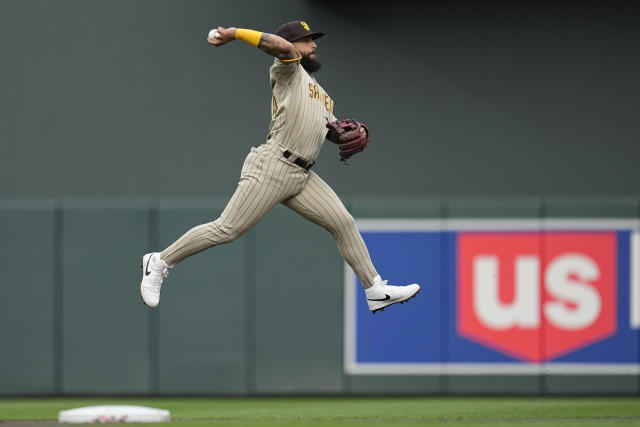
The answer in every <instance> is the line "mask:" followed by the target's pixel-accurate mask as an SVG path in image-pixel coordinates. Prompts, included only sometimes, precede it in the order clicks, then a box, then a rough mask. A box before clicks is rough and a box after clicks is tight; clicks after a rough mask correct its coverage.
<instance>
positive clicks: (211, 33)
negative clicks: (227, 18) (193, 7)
mask: <svg viewBox="0 0 640 427" xmlns="http://www.w3.org/2000/svg"><path fill="white" fill-rule="evenodd" d="M219 38H220V34H219V33H218V30H216V29H215V28H214V29H213V30H211V31H209V39H219Z"/></svg>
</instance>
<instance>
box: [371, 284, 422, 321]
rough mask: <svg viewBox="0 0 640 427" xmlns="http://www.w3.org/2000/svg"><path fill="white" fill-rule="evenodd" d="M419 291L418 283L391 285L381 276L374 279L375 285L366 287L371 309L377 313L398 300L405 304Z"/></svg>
mask: <svg viewBox="0 0 640 427" xmlns="http://www.w3.org/2000/svg"><path fill="white" fill-rule="evenodd" d="M419 291H420V285H418V284H416V283H414V284H412V285H407V286H391V285H387V281H386V280H385V281H383V280H382V278H381V277H380V276H376V277H374V279H373V286H371V287H370V288H368V289H365V290H364V293H365V294H366V296H367V304H369V310H371V312H373V313H375V312H376V311H378V310H384V308H385V307H388V306H390V305H391V304H395V303H397V302H399V303H400V304H404V302H405V301H407V300H410V299H411V298H413V297H415V296H416V295H417V294H418V292H419Z"/></svg>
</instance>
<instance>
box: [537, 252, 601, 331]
mask: <svg viewBox="0 0 640 427" xmlns="http://www.w3.org/2000/svg"><path fill="white" fill-rule="evenodd" d="M570 274H573V275H574V276H577V277H578V279H577V280H576V279H572V278H570V277H569V275H570ZM599 277H600V269H599V268H598V265H597V264H596V263H595V262H594V261H593V260H592V259H591V258H589V257H588V256H585V255H583V254H577V253H566V254H563V255H560V256H558V257H556V258H555V259H553V260H552V261H551V262H550V263H549V266H548V267H547V270H546V272H545V277H544V281H545V288H546V290H547V292H549V294H550V295H551V296H553V297H555V298H556V299H557V301H551V302H547V303H546V304H545V306H544V313H545V315H546V317H547V319H548V320H549V321H550V322H551V323H552V324H553V325H554V326H556V327H558V328H560V329H566V330H579V329H585V328H587V327H589V326H591V324H593V322H595V321H596V319H597V318H598V315H599V314H600V308H601V305H602V302H601V299H600V294H599V293H598V290H597V289H595V288H594V287H593V286H592V285H591V284H589V281H595V280H598V278H599ZM566 302H568V303H571V304H575V306H576V308H569V307H567V305H566V304H565V303H566Z"/></svg>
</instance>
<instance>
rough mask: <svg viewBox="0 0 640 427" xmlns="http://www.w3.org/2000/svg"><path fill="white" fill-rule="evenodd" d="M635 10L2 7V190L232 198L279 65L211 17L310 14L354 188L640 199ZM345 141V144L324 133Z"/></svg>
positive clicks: (116, 2) (334, 166)
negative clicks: (216, 40) (345, 130)
mask: <svg viewBox="0 0 640 427" xmlns="http://www.w3.org/2000/svg"><path fill="white" fill-rule="evenodd" d="M639 17H640V7H639V6H638V5H637V4H636V3H635V2H625V1H609V2H599V3H595V2H578V3H577V2H570V1H555V2H540V1H518V2H507V3H505V2H503V1H459V0H456V1H419V2H418V1H394V2H392V3H389V2H376V1H370V2H367V3H366V5H363V4H362V3H361V2H349V1H335V0H329V1H326V0H278V1H269V2H265V1H259V0H247V1H243V2H232V1H226V2H223V1H215V0H188V1H170V0H111V1H103V0H56V1H50V0H2V1H0V52H1V55H0V62H1V64H2V66H0V85H1V87H2V92H1V95H0V117H1V119H0V197H36V198H40V197H54V198H66V197H85V198H86V197H89V198H91V197H159V198H166V197H179V198H182V197H198V198H209V197H212V196H230V195H231V193H232V192H233V189H234V188H235V184H236V182H237V179H238V174H239V171H240V167H241V165H242V161H243V159H244V157H245V156H246V154H247V153H248V152H249V148H250V147H251V146H257V145H259V144H261V143H263V142H264V141H265V139H266V135H267V129H268V124H269V119H270V112H271V110H270V102H271V89H270V86H269V76H268V67H269V66H270V64H271V63H272V59H271V58H270V57H269V56H268V55H266V54H264V53H263V52H260V51H258V50H257V49H255V48H253V47H251V46H248V45H246V44H243V43H233V44H230V45H228V46H224V47H222V48H220V49H215V48H213V47H211V46H209V45H207V43H205V41H204V38H205V36H206V34H207V33H208V31H209V29H210V28H211V27H212V26H215V25H223V26H231V25H235V26H240V27H247V28H256V29H259V30H262V31H275V29H276V28H277V27H278V26H279V25H280V24H281V23H283V22H285V21H289V20H292V19H300V18H302V19H305V20H306V21H307V22H308V23H309V24H310V25H311V28H312V29H313V30H314V31H324V32H326V33H327V34H326V36H325V37H323V38H322V39H319V40H318V45H319V48H318V56H319V57H320V58H321V59H322V61H323V69H322V70H321V71H320V72H319V73H318V74H317V78H318V81H319V82H320V83H321V85H322V87H323V88H324V89H325V91H326V92H327V93H328V94H329V95H330V96H331V97H332V99H333V101H334V103H335V114H336V116H338V117H342V116H348V117H354V118H356V119H358V120H360V121H362V122H364V123H366V124H367V125H368V126H369V128H370V130H371V134H372V140H371V146H370V147H369V148H368V149H367V150H365V151H364V152H363V153H362V154H361V155H359V156H358V159H357V160H354V161H353V162H351V165H350V166H349V167H344V166H343V165H342V164H341V163H340V162H339V161H338V153H337V152H336V149H335V147H333V146H327V147H325V148H324V149H323V150H322V152H321V155H320V158H319V161H318V164H317V165H316V166H315V169H316V170H317V171H318V172H319V173H320V175H321V176H322V177H323V178H324V179H325V180H327V181H328V182H329V184H330V185H331V186H332V187H333V188H334V189H335V190H336V191H337V192H338V194H341V195H351V196H357V195H363V194H365V195H372V196H376V195H387V196H388V195H398V194H401V195H421V196H423V195H470V194H477V195H487V196H488V195H494V196H511V195H528V196H536V195H539V194H546V195H559V196H563V195H599V194H618V195H625V194H637V192H638V182H640V168H638V167H637V162H638V159H640V144H638V140H639V136H640V128H639V126H640V125H639V122H638V120H637V117H638V116H639V115H640V111H639V107H638V102H637V100H638V99H640V86H639V85H638V78H637V76H638V75H640V56H639V55H637V52H638V51H640V26H638V25H637V23H638V19H639ZM328 145H332V144H328Z"/></svg>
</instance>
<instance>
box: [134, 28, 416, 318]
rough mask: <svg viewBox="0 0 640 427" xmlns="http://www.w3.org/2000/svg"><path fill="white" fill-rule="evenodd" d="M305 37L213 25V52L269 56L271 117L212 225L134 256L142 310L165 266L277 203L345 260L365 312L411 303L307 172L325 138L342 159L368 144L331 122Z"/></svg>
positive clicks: (408, 292)
mask: <svg viewBox="0 0 640 427" xmlns="http://www.w3.org/2000/svg"><path fill="white" fill-rule="evenodd" d="M323 35H324V33H319V32H313V31H311V29H310V28H309V25H308V24H307V23H306V22H304V21H291V22H287V23H286V24H284V25H282V26H281V27H280V28H278V29H277V30H276V32H275V34H269V33H262V32H259V31H254V30H248V29H243V28H234V27H231V28H223V27H218V28H217V30H212V32H211V33H210V35H209V38H208V39H207V42H208V43H209V44H211V45H213V46H216V47H220V46H222V45H225V44H227V43H230V42H232V41H234V40H241V41H243V42H246V43H248V44H250V45H253V46H255V47H257V48H258V49H260V50H262V51H264V52H266V53H268V54H270V55H272V56H274V57H275V60H274V62H273V65H272V66H271V68H270V69H269V77H270V81H271V88H272V90H273V97H272V119H271V123H270V125H269V134H268V136H267V140H266V142H265V143H264V144H262V145H260V146H259V147H257V148H251V151H250V152H249V154H248V155H247V157H246V159H245V161H244V165H243V167H242V172H241V175H240V181H239V183H238V187H237V189H236V191H235V193H234V194H233V196H232V197H231V200H230V201H229V203H228V204H227V206H226V207H225V209H224V211H223V212H222V214H221V215H220V217H219V218H218V219H216V220H215V221H213V222H210V223H207V224H202V225H198V226H196V227H194V228H192V229H191V230H189V231H187V232H186V233H185V234H184V235H183V236H182V237H180V238H179V239H178V240H177V241H175V242H174V243H173V244H171V245H170V246H169V247H168V248H166V249H165V250H164V251H162V252H155V253H149V254H146V255H144V256H143V257H142V282H141V283H140V293H141V295H142V299H143V301H144V303H145V304H146V305H148V306H149V307H155V306H157V305H158V302H159V301H160V288H161V286H162V282H163V279H164V278H166V277H167V275H168V271H169V268H172V267H174V266H175V265H176V264H178V263H179V262H181V261H182V260H184V259H185V258H187V257H189V256H191V255H194V254H197V253H198V252H201V251H203V250H205V249H208V248H211V247H213V246H217V245H220V244H223V243H227V242H231V241H233V240H235V239H237V238H238V237H240V236H241V235H243V234H244V233H246V232H247V231H248V230H249V229H250V228H251V227H253V226H254V225H255V224H256V223H257V222H258V221H259V220H260V218H262V217H263V216H264V215H265V214H266V213H267V212H268V211H269V210H270V209H271V208H273V207H274V206H275V205H276V204H278V203H282V204H284V205H285V206H287V207H288V208H290V209H293V210H294V211H296V212H298V213H299V214H300V215H302V216H303V217H305V218H307V219H308V220H309V221H311V222H314V223H316V224H318V225H320V226H322V227H324V228H325V229H326V230H327V231H328V232H329V233H331V234H332V235H333V237H334V238H335V240H336V242H337V244H338V249H339V250H340V253H341V254H342V257H343V258H344V259H345V261H346V262H347V263H348V264H349V265H350V266H351V267H352V268H353V270H354V271H355V273H356V275H357V276H358V278H359V279H360V281H361V282H362V284H363V286H364V288H365V294H366V297H367V303H368V304H369V309H370V310H371V311H372V312H374V313H375V312H376V311H378V310H383V309H384V308H385V307H387V306H389V305H391V304H395V303H398V302H404V301H406V300H408V299H410V298H413V297H414V296H415V295H416V294H417V293H418V291H419V290H420V286H419V285H417V284H412V285H408V286H391V285H387V282H386V281H383V280H382V278H381V277H380V275H379V274H378V273H377V272H376V269H375V268H374V266H373V264H372V263H371V258H370V257H369V252H368V251H367V248H366V246H365V244H364V241H363V240H362V237H361V236H360V233H359V232H358V229H357V228H356V224H355V221H354V220H353V217H352V216H351V215H350V214H349V212H347V210H346V209H345V207H344V206H343V204H342V202H341V201H340V199H339V198H338V196H337V195H336V194H335V193H334V192H333V190H332V189H331V188H330V187H329V185H327V184H326V183H325V182H324V181H323V180H322V179H321V178H320V177H319V176H318V175H317V174H316V173H315V172H313V171H312V170H311V168H312V166H313V165H314V163H315V159H316V158H317V156H318V153H319V151H320V148H321V147H322V144H323V142H324V140H325V137H326V138H328V139H329V140H331V141H332V142H335V143H336V144H339V146H340V158H341V160H343V161H346V160H347V159H348V158H349V157H351V156H352V155H353V154H355V153H357V152H359V151H362V149H364V147H366V145H367V143H368V142H369V131H368V129H367V128H366V126H364V125H362V124H361V123H358V122H356V121H354V120H349V119H346V120H342V121H336V118H335V116H334V115H333V109H334V104H333V100H331V97H329V95H328V94H327V92H326V91H325V90H324V89H323V88H322V87H321V86H320V84H319V83H318V81H317V80H316V78H315V76H314V73H315V72H316V71H318V70H319V69H320V62H319V60H318V58H317V56H316V49H317V45H316V42H315V40H317V39H318V38H320V37H322V36H323Z"/></svg>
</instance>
